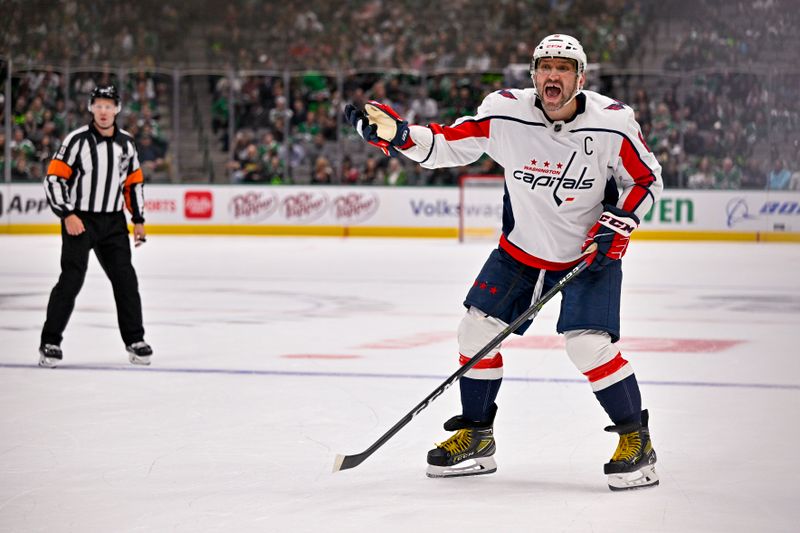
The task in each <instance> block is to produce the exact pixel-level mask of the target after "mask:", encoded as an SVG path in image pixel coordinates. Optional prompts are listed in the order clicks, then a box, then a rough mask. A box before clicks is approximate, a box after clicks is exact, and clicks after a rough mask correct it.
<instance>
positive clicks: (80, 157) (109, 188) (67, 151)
mask: <svg viewBox="0 0 800 533" xmlns="http://www.w3.org/2000/svg"><path fill="white" fill-rule="evenodd" d="M143 185H144V183H143V179H142V173H141V169H140V167H139V156H138V153H137V152H136V145H135V143H134V140H133V137H131V135H130V134H129V133H128V132H126V131H124V130H121V129H119V128H116V127H115V129H114V134H113V135H112V136H110V137H103V136H102V135H100V133H99V132H98V131H97V130H96V129H95V127H94V125H93V124H92V125H87V126H83V127H81V128H78V129H76V130H74V131H72V132H71V133H69V135H67V136H66V137H65V138H64V142H63V143H62V144H61V148H60V149H59V150H58V153H56V155H55V157H53V160H52V162H51V163H50V168H49V169H48V173H47V176H46V177H45V179H44V188H45V191H46V193H47V200H48V202H49V203H50V207H51V208H52V209H53V211H54V212H55V214H56V215H58V216H59V217H62V218H63V217H65V216H67V215H69V214H71V213H73V212H75V211H80V212H91V213H112V212H115V211H121V210H122V208H123V205H125V204H127V207H128V210H129V211H130V212H131V214H132V219H133V222H134V223H138V222H144V194H143V188H144V187H143ZM126 193H128V194H126Z"/></svg>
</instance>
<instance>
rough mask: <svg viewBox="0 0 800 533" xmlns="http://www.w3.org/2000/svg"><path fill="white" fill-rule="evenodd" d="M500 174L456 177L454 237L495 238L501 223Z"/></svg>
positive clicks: (498, 235)
mask: <svg viewBox="0 0 800 533" xmlns="http://www.w3.org/2000/svg"><path fill="white" fill-rule="evenodd" d="M504 183H505V181H504V179H503V176H485V175H464V176H461V177H460V178H459V179H458V193H459V194H458V240H459V241H460V242H465V241H472V240H495V241H496V240H498V239H499V238H500V232H501V229H502V222H503V184H504Z"/></svg>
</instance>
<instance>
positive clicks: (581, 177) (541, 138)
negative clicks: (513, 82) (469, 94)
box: [402, 89, 663, 270]
mask: <svg viewBox="0 0 800 533" xmlns="http://www.w3.org/2000/svg"><path fill="white" fill-rule="evenodd" d="M576 100H577V103H578V112H577V113H576V115H575V117H574V118H572V119H571V120H569V121H566V122H564V121H557V122H552V121H550V120H549V119H548V118H547V116H546V115H545V113H544V111H543V110H542V108H541V107H540V105H539V103H538V101H537V98H536V95H535V93H534V90H533V89H504V90H501V91H497V92H494V93H492V94H490V95H489V96H487V97H486V98H485V99H484V101H483V103H482V104H481V105H480V107H479V108H478V112H477V114H476V115H475V116H473V117H462V118H460V119H458V120H457V121H456V122H455V123H453V125H452V126H441V125H438V124H430V125H429V126H417V125H413V126H411V138H412V139H413V141H414V143H415V146H412V147H411V148H409V149H407V150H403V152H402V153H403V154H404V155H406V156H407V157H409V158H410V159H412V160H414V161H417V162H419V163H420V164H421V165H422V166H423V167H425V168H436V167H451V166H460V165H467V164H469V163H472V162H474V161H476V160H478V159H479V158H480V157H481V155H483V153H484V152H485V153H486V154H488V155H489V156H490V157H491V158H492V159H494V160H495V161H497V163H498V164H500V165H501V166H502V167H503V168H504V169H505V194H504V197H503V234H502V236H501V238H500V246H501V247H502V248H503V249H504V250H505V251H507V252H508V253H510V254H511V255H512V256H513V257H515V258H516V259H517V260H518V261H521V262H522V263H525V264H528V265H530V266H534V267H537V268H546V269H548V270H561V269H563V268H568V267H569V266H570V265H572V264H575V263H576V262H577V261H578V260H579V258H580V255H581V247H582V245H583V243H584V241H585V240H586V233H587V232H588V231H589V229H590V228H591V227H592V226H593V225H594V223H595V222H597V219H598V218H599V217H600V214H601V213H602V212H603V203H612V204H615V205H616V206H617V207H620V208H621V209H624V210H626V211H628V212H631V213H633V214H634V215H636V216H637V217H638V218H639V219H640V220H641V219H642V217H644V215H645V214H647V212H648V211H649V210H650V208H651V207H652V205H653V203H654V202H655V200H656V199H657V198H658V196H659V195H660V193H661V190H662V188H663V183H662V180H661V166H660V165H659V164H658V161H657V160H656V158H655V156H654V155H653V154H652V153H651V152H650V149H649V148H648V147H647V145H646V144H645V142H644V138H643V137H642V134H641V130H640V128H639V125H638V124H637V122H636V120H635V119H634V113H633V110H632V109H631V108H630V107H628V106H626V105H625V104H623V103H621V102H618V101H616V100H613V99H611V98H608V97H606V96H603V95H601V94H598V93H596V92H592V91H583V92H582V93H580V94H579V95H578V96H577V99H576Z"/></svg>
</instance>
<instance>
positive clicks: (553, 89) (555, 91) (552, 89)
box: [544, 85, 561, 98]
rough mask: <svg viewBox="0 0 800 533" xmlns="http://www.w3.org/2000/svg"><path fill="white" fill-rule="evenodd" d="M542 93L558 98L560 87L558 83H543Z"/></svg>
mask: <svg viewBox="0 0 800 533" xmlns="http://www.w3.org/2000/svg"><path fill="white" fill-rule="evenodd" d="M544 95H545V96H547V97H548V98H558V97H559V96H561V87H559V86H558V85H545V88H544Z"/></svg>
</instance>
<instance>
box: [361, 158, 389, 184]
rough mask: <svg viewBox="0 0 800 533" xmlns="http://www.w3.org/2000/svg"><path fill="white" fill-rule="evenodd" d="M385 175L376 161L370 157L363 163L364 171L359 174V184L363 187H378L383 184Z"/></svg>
mask: <svg viewBox="0 0 800 533" xmlns="http://www.w3.org/2000/svg"><path fill="white" fill-rule="evenodd" d="M384 176H385V173H384V172H383V170H382V169H381V168H380V166H379V165H378V160H377V159H375V158H374V157H372V156H369V157H367V160H366V161H364V170H363V171H362V173H361V183H362V184H364V185H380V184H382V183H384Z"/></svg>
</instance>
